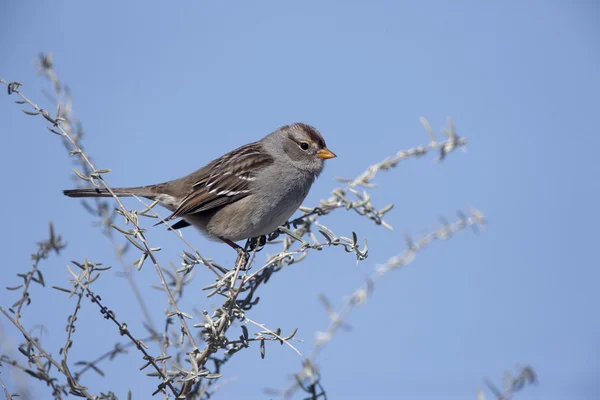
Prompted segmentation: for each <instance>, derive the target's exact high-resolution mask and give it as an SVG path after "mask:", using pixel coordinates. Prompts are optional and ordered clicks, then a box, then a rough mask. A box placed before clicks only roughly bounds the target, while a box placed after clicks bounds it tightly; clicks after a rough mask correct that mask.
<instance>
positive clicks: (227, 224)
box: [64, 123, 336, 248]
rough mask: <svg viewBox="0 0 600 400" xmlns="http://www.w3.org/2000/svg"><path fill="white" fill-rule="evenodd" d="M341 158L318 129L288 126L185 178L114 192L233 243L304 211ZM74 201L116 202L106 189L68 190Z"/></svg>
mask: <svg viewBox="0 0 600 400" xmlns="http://www.w3.org/2000/svg"><path fill="white" fill-rule="evenodd" d="M335 156H336V155H335V154H334V153H332V152H331V151H330V150H329V149H327V147H326V145H325V140H323V137H322V136H321V134H320V133H319V132H318V131H317V130H316V129H315V128H313V127H312V126H310V125H307V124H303V123H295V124H292V125H286V126H283V127H281V128H279V129H278V130H276V131H275V132H273V133H271V134H269V135H267V136H265V137H264V138H263V139H261V140H259V141H257V142H254V143H250V144H247V145H245V146H242V147H240V148H238V149H235V150H233V151H231V152H229V153H227V154H225V155H223V156H221V157H219V158H217V159H216V160H213V161H211V162H210V163H208V164H207V165H206V166H204V167H202V168H200V169H199V170H197V171H195V172H192V173H191V174H189V175H187V176H184V177H183V178H179V179H175V180H172V181H168V182H165V183H159V184H156V185H149V186H140V187H132V188H117V189H112V191H113V193H115V194H116V195H117V196H140V197H145V198H147V199H150V200H158V202H159V203H160V204H161V205H162V206H164V207H165V208H167V209H169V210H170V211H171V212H172V214H171V215H170V216H169V217H168V218H167V220H173V219H176V218H182V220H180V221H179V222H177V223H175V224H174V225H173V228H175V229H179V228H183V227H186V226H189V225H193V226H195V227H197V228H198V229H200V230H201V231H202V232H204V233H206V234H207V235H208V236H209V237H213V238H218V239H221V240H222V241H224V242H226V243H228V244H229V245H230V246H232V247H234V248H237V247H238V246H237V245H235V244H234V243H233V242H235V241H238V240H242V239H248V238H255V237H259V236H262V235H267V234H269V233H271V232H273V231H275V230H276V229H277V228H278V227H279V226H280V225H282V224H284V223H285V222H286V221H287V220H288V218H289V217H291V216H292V214H293V213H294V212H295V211H296V210H297V209H298V207H299V206H300V205H301V203H302V201H303V200H304V198H305V197H306V195H307V194H308V191H309V189H310V187H311V186H312V184H313V182H314V181H315V178H316V177H317V176H319V174H320V173H321V171H322V170H323V161H324V160H326V159H328V158H333V157H335ZM64 194H65V195H67V196H70V197H110V196H111V194H110V193H109V192H108V191H107V190H106V189H99V188H96V189H72V190H65V191H64Z"/></svg>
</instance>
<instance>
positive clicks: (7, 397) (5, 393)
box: [0, 378, 13, 400]
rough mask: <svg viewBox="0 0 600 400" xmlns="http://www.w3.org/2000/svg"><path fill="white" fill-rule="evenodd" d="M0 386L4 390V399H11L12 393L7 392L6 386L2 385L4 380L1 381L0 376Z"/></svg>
mask: <svg viewBox="0 0 600 400" xmlns="http://www.w3.org/2000/svg"><path fill="white" fill-rule="evenodd" d="M0 387H2V390H3V391H4V396H6V400H12V398H13V397H12V395H11V394H10V393H9V392H8V389H7V388H6V386H4V382H3V381H2V378H0Z"/></svg>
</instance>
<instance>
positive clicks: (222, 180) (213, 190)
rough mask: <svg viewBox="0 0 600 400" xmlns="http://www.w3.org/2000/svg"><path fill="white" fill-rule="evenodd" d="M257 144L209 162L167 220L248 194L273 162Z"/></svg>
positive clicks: (230, 201)
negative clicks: (203, 174)
mask: <svg viewBox="0 0 600 400" xmlns="http://www.w3.org/2000/svg"><path fill="white" fill-rule="evenodd" d="M260 146H261V145H260V144H258V143H251V144H248V145H246V146H242V147H240V148H238V149H236V150H234V151H232V152H231V153H228V154H226V155H225V156H223V157H221V158H218V159H216V160H215V161H213V162H212V163H211V164H209V165H208V166H207V167H209V168H210V171H211V172H210V175H208V176H204V177H202V179H200V180H198V181H197V182H195V183H194V185H193V186H192V191H191V192H190V193H189V194H188V195H187V196H186V197H185V198H184V199H183V200H182V201H181V203H180V204H179V206H178V207H177V209H176V210H175V212H174V213H173V214H172V215H171V216H169V217H168V218H167V219H168V220H170V219H175V218H179V217H182V216H184V215H186V214H196V213H200V212H203V211H208V210H211V209H213V208H217V207H220V206H223V205H226V204H229V203H233V202H235V201H237V200H240V199H242V198H244V197H246V196H248V195H249V194H250V193H251V189H250V182H252V181H253V180H254V179H256V174H257V173H258V172H259V171H260V170H261V169H263V168H265V167H267V166H269V165H271V164H272V163H273V158H272V157H271V156H270V155H268V154H266V153H264V152H263V151H262V149H261V147H260Z"/></svg>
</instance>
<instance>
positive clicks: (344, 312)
mask: <svg viewBox="0 0 600 400" xmlns="http://www.w3.org/2000/svg"><path fill="white" fill-rule="evenodd" d="M485 224H486V222H485V217H484V216H483V214H482V213H481V212H480V211H477V210H474V209H473V210H471V216H470V217H464V216H461V217H460V218H459V220H458V221H456V222H455V223H453V224H446V225H444V226H442V227H440V228H439V229H437V230H436V231H434V232H432V233H430V234H428V235H425V236H423V237H421V238H419V239H417V240H416V241H412V240H410V239H409V238H407V247H408V248H407V249H406V250H405V251H404V252H403V253H401V254H399V255H397V256H394V257H392V258H390V259H389V260H388V262H387V263H386V264H385V265H383V266H380V267H377V268H376V269H375V271H374V272H373V273H372V274H371V275H370V276H369V278H367V280H366V283H364V284H363V285H362V286H361V287H359V288H358V289H357V290H355V291H354V293H353V294H352V295H351V296H349V297H348V299H347V300H346V301H345V302H344V305H343V306H342V308H341V310H340V311H339V312H334V311H332V310H328V312H329V313H330V319H331V322H330V324H329V327H328V328H327V330H326V331H325V332H321V333H320V335H319V339H318V340H317V343H316V344H315V346H314V347H313V349H312V351H311V352H310V354H309V356H308V357H307V358H306V359H305V360H304V361H303V365H304V368H303V370H302V371H301V372H299V373H297V374H296V375H295V376H296V377H297V380H296V381H295V382H294V384H293V385H292V386H291V387H290V388H288V389H286V390H285V391H284V398H285V399H289V398H291V396H292V395H293V393H294V392H295V390H296V389H298V388H299V387H300V383H301V382H302V379H304V378H309V377H311V376H314V375H315V367H314V366H313V361H314V360H315V358H316V357H317V355H318V354H319V353H320V352H321V351H322V350H323V348H324V347H325V346H326V345H327V343H329V342H330V341H331V339H332V338H333V336H334V334H335V333H336V332H337V331H338V330H339V329H340V328H341V327H342V326H344V322H345V320H346V318H347V317H348V315H349V314H350V313H351V312H352V310H353V309H354V308H355V307H356V306H358V305H361V304H363V303H364V302H365V300H366V299H367V297H368V296H369V294H370V293H371V291H372V288H373V285H374V284H375V282H377V281H378V280H379V279H381V278H382V277H383V276H384V275H386V274H387V273H389V272H391V271H393V270H396V269H399V268H401V267H404V266H407V265H408V264H410V263H411V262H412V261H413V260H414V258H415V256H416V255H417V253H418V252H420V251H421V250H423V249H424V248H425V247H427V246H428V245H429V244H430V243H431V242H433V241H434V240H446V239H449V238H450V237H451V236H452V235H453V234H454V233H457V232H460V231H462V230H464V229H466V228H469V227H476V226H485Z"/></svg>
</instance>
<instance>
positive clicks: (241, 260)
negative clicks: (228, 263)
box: [219, 238, 248, 268]
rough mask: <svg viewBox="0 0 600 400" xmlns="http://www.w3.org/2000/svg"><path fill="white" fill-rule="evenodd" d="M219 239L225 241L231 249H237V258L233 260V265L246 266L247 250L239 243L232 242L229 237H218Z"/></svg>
mask: <svg viewBox="0 0 600 400" xmlns="http://www.w3.org/2000/svg"><path fill="white" fill-rule="evenodd" d="M219 239H221V240H222V241H223V242H224V243H227V244H228V245H229V246H230V247H231V248H232V249H234V250H235V251H237V254H238V256H237V259H236V260H235V265H236V266H237V265H242V266H243V268H245V267H246V263H248V252H247V251H246V250H245V249H244V248H243V247H242V246H240V245H238V244H237V243H234V242H232V241H231V240H229V239H223V238H219ZM247 245H248V243H247V242H246V246H247Z"/></svg>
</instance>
